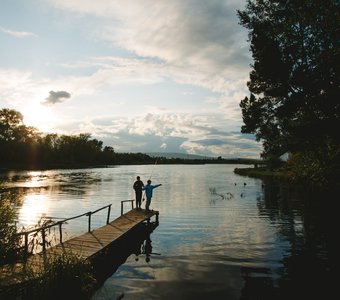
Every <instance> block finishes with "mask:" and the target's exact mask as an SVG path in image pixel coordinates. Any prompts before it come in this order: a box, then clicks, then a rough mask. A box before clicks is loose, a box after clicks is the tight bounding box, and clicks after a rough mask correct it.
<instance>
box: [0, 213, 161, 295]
mask: <svg viewBox="0 0 340 300" xmlns="http://www.w3.org/2000/svg"><path fill="white" fill-rule="evenodd" d="M158 215H159V212H158V211H145V210H144V209H132V210H130V211H128V212H127V213H125V214H123V209H122V215H121V216H120V217H118V218H117V219H115V220H114V221H112V222H108V223H107V224H106V225H105V226H103V227H100V228H98V229H95V230H92V231H89V232H87V233H85V234H83V235H80V236H77V237H74V238H71V239H69V240H67V241H64V242H61V243H59V244H57V245H56V246H54V247H52V248H48V249H45V250H44V251H42V252H40V253H38V254H35V255H32V256H29V257H28V258H27V260H25V262H21V263H15V264H10V265H5V266H2V267H0V290H1V288H6V287H9V286H13V285H16V284H20V283H23V282H25V281H26V280H27V274H26V273H27V270H29V272H32V271H33V272H37V274H38V273H39V272H40V271H41V270H42V269H43V267H44V264H45V262H46V261H48V260H49V259H50V258H53V257H55V256H56V255H62V254H64V253H68V254H72V255H77V256H79V257H82V258H84V260H85V259H90V260H91V259H92V258H94V257H95V256H96V255H97V254H99V253H101V252H102V251H103V250H105V249H107V248H108V247H109V246H110V245H112V244H113V243H114V242H115V241H117V240H119V239H120V238H122V237H123V236H125V235H127V234H128V233H129V232H130V231H132V230H133V229H134V228H135V227H136V226H137V225H138V224H141V223H143V222H145V221H146V222H150V219H151V218H152V217H153V216H155V218H156V222H157V223H158Z"/></svg>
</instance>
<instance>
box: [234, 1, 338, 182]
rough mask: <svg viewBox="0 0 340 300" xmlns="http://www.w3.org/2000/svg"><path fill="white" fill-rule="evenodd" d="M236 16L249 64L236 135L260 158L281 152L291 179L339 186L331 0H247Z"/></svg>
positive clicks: (334, 16) (333, 3)
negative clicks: (251, 141)
mask: <svg viewBox="0 0 340 300" xmlns="http://www.w3.org/2000/svg"><path fill="white" fill-rule="evenodd" d="M238 15H239V19H240V23H241V25H243V26H244V27H245V28H246V29H247V30H248V32H249V41H250V49H251V51H252V55H253V60H254V62H253V65H252V71H251V73H250V80H249V82H248V88H249V92H250V96H249V97H245V98H244V99H243V100H242V101H241V103H240V107H241V109H242V115H243V122H244V125H243V126H242V129H241V131H242V132H243V133H252V134H255V136H256V138H257V140H258V141H261V142H262V143H263V149H264V150H263V153H262V156H263V158H265V159H266V158H268V157H269V156H276V157H279V156H281V155H282V154H284V153H289V154H290V159H289V161H288V162H287V164H288V165H287V168H288V172H289V173H287V174H289V177H290V178H291V179H293V180H298V181H304V182H306V183H308V184H316V185H319V186H329V185H334V184H339V178H340V176H339V175H340V172H339V169H340V168H339V166H340V135H339V133H338V130H337V128H340V126H339V125H340V102H339V95H340V86H339V79H340V76H339V68H338V67H336V62H337V61H339V57H340V53H339V46H338V40H339V36H340V27H339V26H338V25H337V24H339V22H340V14H339V2H338V1H333V0H325V1H308V2H301V1H284V2H282V1H253V0H248V1H247V6H246V9H245V10H243V11H238ZM258 171H259V170H257V172H258Z"/></svg>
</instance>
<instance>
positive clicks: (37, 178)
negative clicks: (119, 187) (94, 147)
mask: <svg viewBox="0 0 340 300" xmlns="http://www.w3.org/2000/svg"><path fill="white" fill-rule="evenodd" d="M2 178H3V182H4V184H5V186H7V189H9V188H11V189H18V190H20V191H21V192H23V193H26V194H29V193H37V192H44V191H54V192H57V191H61V192H62V193H67V194H70V195H85V194H86V193H87V191H88V190H89V189H90V186H91V185H94V184H99V183H101V181H102V178H101V177H99V176H98V175H96V173H93V172H89V171H88V172H87V171H80V172H71V173H67V172H65V173H64V172H60V171H58V172H53V171H46V172H14V173H11V172H9V173H7V174H3V175H2Z"/></svg>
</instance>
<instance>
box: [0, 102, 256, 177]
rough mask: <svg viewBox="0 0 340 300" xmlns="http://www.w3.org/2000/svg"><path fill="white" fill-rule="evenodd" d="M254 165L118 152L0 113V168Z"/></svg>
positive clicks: (11, 113) (13, 113) (18, 115)
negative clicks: (27, 123)
mask: <svg viewBox="0 0 340 300" xmlns="http://www.w3.org/2000/svg"><path fill="white" fill-rule="evenodd" d="M155 161H157V163H158V164H203V163H245V164H249V163H254V162H255V161H256V160H252V159H229V160H227V159H223V158H222V157H217V158H204V159H182V158H166V157H157V158H155V157H151V156H149V155H147V154H143V153H117V152H115V150H114V148H113V147H111V146H103V142H102V141H99V140H97V139H92V138H91V135H90V134H88V133H81V134H78V135H59V134H54V133H49V134H43V133H40V132H38V131H37V129H36V128H34V127H30V126H26V125H25V124H24V121H23V116H22V114H21V113H20V112H18V111H16V110H12V109H7V108H4V109H1V110H0V166H1V168H2V169H31V170H32V169H33V170H34V169H35V170H37V169H52V168H85V167H96V166H100V167H102V166H108V165H124V164H154V163H155Z"/></svg>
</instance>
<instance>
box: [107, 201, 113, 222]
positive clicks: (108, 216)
mask: <svg viewBox="0 0 340 300" xmlns="http://www.w3.org/2000/svg"><path fill="white" fill-rule="evenodd" d="M111 205H112V204H110V205H109V207H108V212H107V220H106V224H109V222H110V212H111Z"/></svg>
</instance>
